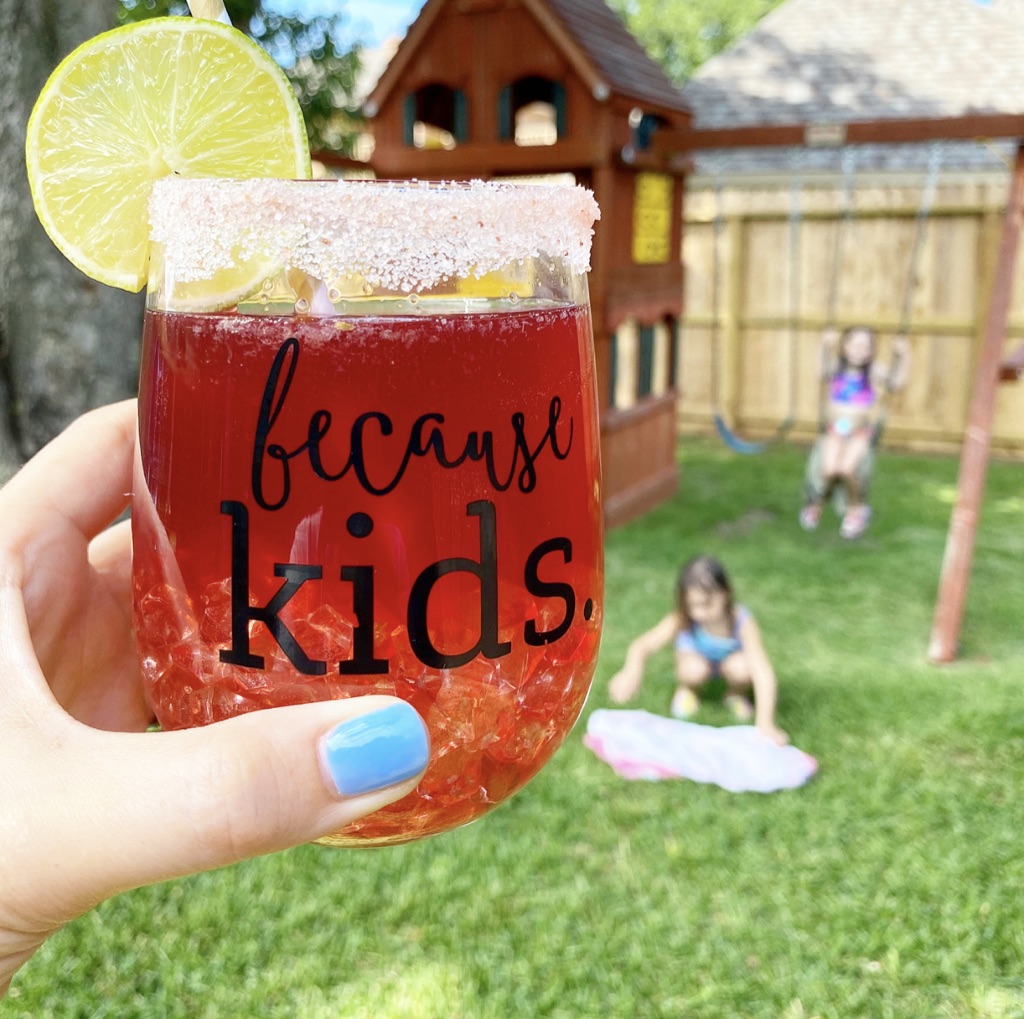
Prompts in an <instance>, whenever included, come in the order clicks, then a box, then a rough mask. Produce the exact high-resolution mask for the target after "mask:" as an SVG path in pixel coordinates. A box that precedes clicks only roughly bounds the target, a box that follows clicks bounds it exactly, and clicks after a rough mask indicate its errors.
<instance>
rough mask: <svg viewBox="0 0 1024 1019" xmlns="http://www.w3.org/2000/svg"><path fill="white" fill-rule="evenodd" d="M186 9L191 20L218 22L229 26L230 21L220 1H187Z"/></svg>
mask: <svg viewBox="0 0 1024 1019" xmlns="http://www.w3.org/2000/svg"><path fill="white" fill-rule="evenodd" d="M188 9H189V11H191V13H192V17H193V18H204V19H206V20H207V21H219V22H221V23H222V24H224V25H230V24H231V19H230V18H229V17H228V12H227V11H226V10H225V9H224V4H223V2H222V0H188Z"/></svg>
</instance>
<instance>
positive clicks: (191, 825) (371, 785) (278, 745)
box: [34, 696, 429, 917]
mask: <svg viewBox="0 0 1024 1019" xmlns="http://www.w3.org/2000/svg"><path fill="white" fill-rule="evenodd" d="M62 750H63V751H64V753H63V754H62V756H63V757H65V766H64V767H62V768H60V769H59V771H60V773H61V774H60V776H59V777H60V781H61V784H62V787H58V788H57V789H53V790H49V794H50V796H51V797H53V796H57V797H59V802H60V807H59V809H58V810H56V811H52V810H51V811H50V813H56V815H57V816H56V818H55V828H63V830H54V831H53V832H52V836H53V837H52V838H51V839H50V840H49V846H50V847H51V848H50V850H49V851H50V852H52V853H53V856H54V859H53V860H52V861H51V865H50V866H49V868H47V865H46V862H45V861H44V860H39V859H37V860H36V861H34V864H35V865H39V866H42V867H43V868H44V869H43V870H42V871H41V873H42V874H45V875H46V876H47V880H46V881H45V884H46V885H47V888H46V895H47V897H55V899H53V900H52V901H51V908H52V909H53V910H54V911H55V912H65V913H66V914H67V916H69V917H70V916H74V915H77V914H78V913H81V912H83V911H84V910H86V909H88V908H90V907H92V906H93V905H95V904H96V903H98V902H100V901H101V900H103V899H105V898H107V897H109V896H110V895H113V894H116V893H117V892H121V891H124V890H126V889H128V888H133V887H137V886H139V885H144V884H152V883H154V882H157V881H163V880H166V879H168V878H173V877H179V876H181V875H184V874H188V873H192V872H195V871H200V870H209V869H212V868H214V867H219V866H222V865H224V864H228V863H232V862H235V861H237V860H241V859H244V858H246V857H250V856H256V855H259V854H263V853H269V852H274V851H276V850H279V849H284V848H287V847H289V846H294V845H298V844H300V843H303V842H309V841H311V840H313V839H315V838H318V837H320V836H323V835H326V834H328V833H330V832H334V831H337V830H339V829H341V828H343V827H344V826H345V825H348V824H350V823H351V822H353V821H355V820H357V819H358V818H360V817H363V816H364V815H366V814H369V813H372V812H373V811H375V810H378V809H380V808H381V807H383V806H385V805H387V804H388V803H392V802H393V801H395V800H397V799H400V798H401V797H402V796H405V795H406V794H407V793H410V792H411V791H412V790H413V789H414V788H415V787H416V784H417V782H418V781H419V779H420V776H421V775H422V773H423V771H424V769H425V768H426V766H427V759H428V756H429V742H428V737H427V732H426V728H425V726H424V724H423V722H422V720H421V718H420V716H419V715H418V714H417V713H416V711H415V709H414V708H412V707H411V706H410V705H409V704H407V703H405V702H404V701H401V700H397V699H396V698H392V697H380V696H367V697H355V698H351V699H348V700H341V701H324V702H318V703H314V704H303V705H297V706H295V707H287V708H275V709H272V710H265V711H256V712H252V713H251V714H247V715H243V716H240V717H237V718H233V719H230V720H228V721H225V722H218V723H216V724H213V725H209V726H205V727H202V728H196V729H185V730H179V731H175V732H161V733H145V734H143V733H132V734H125V733H110V732H102V731H99V730H95V729H89V728H86V727H76V729H75V731H74V737H73V738H72V739H69V740H67V741H66V742H64V743H62ZM42 802H44V803H45V802H47V801H45V800H43V801H42ZM49 802H50V804H51V805H53V803H54V801H53V799H51V800H50V801H49ZM37 818H38V815H37ZM69 838H70V840H71V841H72V842H73V843H74V846H75V854H74V857H73V859H72V860H70V861H69V859H68V853H67V846H68V842H69ZM51 915H52V914H51Z"/></svg>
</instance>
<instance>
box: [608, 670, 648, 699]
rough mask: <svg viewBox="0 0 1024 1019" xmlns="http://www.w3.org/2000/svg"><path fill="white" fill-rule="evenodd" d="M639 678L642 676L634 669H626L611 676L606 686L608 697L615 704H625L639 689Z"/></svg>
mask: <svg viewBox="0 0 1024 1019" xmlns="http://www.w3.org/2000/svg"><path fill="white" fill-rule="evenodd" d="M641 678H642V674H641V673H640V672H639V671H638V670H636V669H631V668H628V667H627V668H624V669H620V670H619V671H618V672H616V673H615V675H614V676H612V678H611V682H610V683H609V684H608V696H609V697H611V699H612V700H613V701H614V702H615V703H616V704H625V703H626V702H627V701H629V700H632V699H633V697H634V695H635V694H636V692H637V690H638V689H639V688H640V680H641Z"/></svg>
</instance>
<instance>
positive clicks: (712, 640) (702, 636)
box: [676, 605, 750, 665]
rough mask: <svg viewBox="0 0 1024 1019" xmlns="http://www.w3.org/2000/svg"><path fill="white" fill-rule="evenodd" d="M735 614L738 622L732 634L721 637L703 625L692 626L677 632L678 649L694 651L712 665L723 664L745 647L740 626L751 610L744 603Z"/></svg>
mask: <svg viewBox="0 0 1024 1019" xmlns="http://www.w3.org/2000/svg"><path fill="white" fill-rule="evenodd" d="M733 616H734V617H735V620H736V622H735V625H734V626H733V628H732V635H731V636H729V637H719V636H716V635H715V634H713V633H708V632H707V630H705V629H704V628H703V627H700V626H692V627H690V629H688V630H680V631H679V633H677V634H676V651H677V652H679V651H694V652H696V653H697V654H698V655H700V656H701V658H705V659H707V661H709V662H710V663H711V664H712V665H719V664H721V663H722V662H724V661H725V659H726V658H728V657H729V655H731V654H733V653H734V652H736V651H740V650H741V649H742V648H743V642H742V641H741V640H740V627H741V626H742V625H743V624H744V623H745V622H746V621H747V619H749V618H750V612H749V611H748V610H747V609H746V608H744V607H743V606H742V605H737V606H736V610H735V612H734V613H733Z"/></svg>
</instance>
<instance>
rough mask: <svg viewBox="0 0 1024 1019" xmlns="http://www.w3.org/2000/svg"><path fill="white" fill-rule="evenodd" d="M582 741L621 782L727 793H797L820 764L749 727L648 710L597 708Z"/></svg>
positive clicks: (795, 749)
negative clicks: (678, 784) (675, 782)
mask: <svg viewBox="0 0 1024 1019" xmlns="http://www.w3.org/2000/svg"><path fill="white" fill-rule="evenodd" d="M583 743H584V745H585V746H587V747H589V748H590V749H591V750H593V751H594V753H595V754H597V756H598V757H600V758H601V760H602V761H605V762H606V763H607V764H610V765H611V766H612V768H614V769H615V771H616V772H617V773H618V774H619V775H621V776H622V777H623V778H628V779H646V780H647V781H657V780H658V779H663V778H688V779H690V781H692V782H709V783H712V784H713V785H717V786H721V787H722V788H723V789H728V790H729V791H730V792H734V793H742V792H755V793H771V792H775V791H777V790H779V789H795V788H796V787H797V786H801V785H803V784H804V783H805V782H806V781H807V780H808V779H810V778H811V777H812V776H813V775H814V773H815V772H816V771H817V770H818V762H817V761H816V760H815V759H814V758H813V757H811V755H810V754H805V753H804V752H803V751H802V750H798V749H797V748H796V747H794V746H785V747H780V746H776V745H775V744H774V743H773V742H772V741H771V740H770V739H767V738H766V737H764V736H762V735H761V734H760V733H759V732H758V731H757V729H755V728H754V726H752V725H729V726H724V727H721V728H719V727H716V726H713V725H698V724H697V723H696V722H682V721H679V720H678V719H675V718H665V717H664V716H663V715H653V714H651V713H650V712H649V711H617V710H611V709H607V708H598V709H597V710H596V711H594V712H593V713H592V714H591V716H590V718H589V719H588V720H587V733H586V735H585V736H584V737H583Z"/></svg>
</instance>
